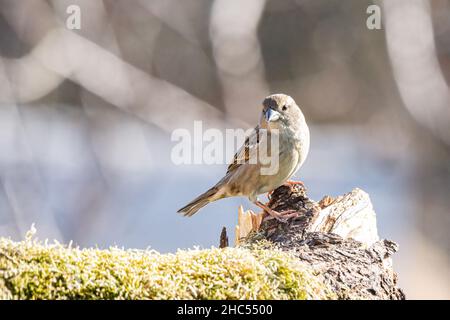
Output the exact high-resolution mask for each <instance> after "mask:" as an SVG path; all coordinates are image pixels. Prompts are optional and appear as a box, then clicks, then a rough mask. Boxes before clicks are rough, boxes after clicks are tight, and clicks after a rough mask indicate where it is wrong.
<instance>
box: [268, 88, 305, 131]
mask: <svg viewBox="0 0 450 320" xmlns="http://www.w3.org/2000/svg"><path fill="white" fill-rule="evenodd" d="M262 104H263V110H262V114H261V119H260V127H261V128H263V129H268V130H271V129H278V130H282V129H284V128H293V129H294V128H297V127H299V125H300V123H302V122H304V121H305V118H304V116H303V113H302V111H301V110H300V107H299V106H298V105H297V104H296V103H295V101H294V99H292V98H291V97H290V96H288V95H285V94H282V93H278V94H272V95H270V96H268V97H266V98H265V99H264V101H263V103H262Z"/></svg>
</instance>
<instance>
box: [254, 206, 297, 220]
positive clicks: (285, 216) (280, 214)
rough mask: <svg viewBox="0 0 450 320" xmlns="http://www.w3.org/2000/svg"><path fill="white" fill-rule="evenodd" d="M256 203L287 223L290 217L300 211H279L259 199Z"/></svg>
mask: <svg viewBox="0 0 450 320" xmlns="http://www.w3.org/2000/svg"><path fill="white" fill-rule="evenodd" d="M254 204H256V205H257V206H258V207H260V208H261V209H263V210H264V211H266V212H267V213H268V214H270V215H271V216H272V217H274V218H275V219H277V220H278V221H280V222H283V223H286V222H287V220H288V219H290V218H293V217H296V216H297V215H298V212H297V211H296V210H286V211H283V212H277V211H275V210H273V209H270V208H269V207H268V206H266V205H265V204H264V203H262V202H260V201H258V200H256V201H255V202H254Z"/></svg>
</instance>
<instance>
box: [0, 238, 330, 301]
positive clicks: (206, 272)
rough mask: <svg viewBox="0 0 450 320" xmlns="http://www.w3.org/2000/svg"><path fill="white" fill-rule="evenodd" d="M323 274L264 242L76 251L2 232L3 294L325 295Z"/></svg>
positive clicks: (6, 296) (149, 296) (0, 295)
mask: <svg viewBox="0 0 450 320" xmlns="http://www.w3.org/2000/svg"><path fill="white" fill-rule="evenodd" d="M330 297H333V295H332V294H331V291H330V290H328V288H326V286H325V285H324V284H323V282H322V279H321V277H320V276H317V275H314V274H313V272H312V271H311V270H309V268H308V266H306V265H304V264H300V263H299V262H298V260H296V259H295V258H294V257H293V256H292V255H290V254H289V253H286V252H282V251H280V250H278V249H276V248H270V249H268V248H267V244H263V245H261V246H258V245H257V244H254V245H252V246H251V247H245V248H244V247H243V248H226V249H218V248H211V249H207V250H198V249H194V250H179V251H178V252H177V253H175V254H160V253H158V252H156V251H153V250H122V249H118V248H110V249H108V250H99V249H79V248H71V247H70V246H63V245H61V244H58V243H55V244H43V243H40V242H38V241H33V240H31V236H30V235H28V237H27V239H26V240H25V241H22V242H13V241H11V240H8V239H2V238H0V298H3V299H9V298H13V299H326V298H330Z"/></svg>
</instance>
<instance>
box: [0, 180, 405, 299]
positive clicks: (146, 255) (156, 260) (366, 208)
mask: <svg viewBox="0 0 450 320" xmlns="http://www.w3.org/2000/svg"><path fill="white" fill-rule="evenodd" d="M269 206H270V207H271V208H273V209H275V210H278V211H283V210H284V209H295V210H297V211H298V212H299V215H298V217H296V218H292V219H289V221H288V222H287V223H280V222H278V221H276V220H273V219H270V217H269V216H266V215H265V214H264V213H261V214H253V213H251V212H248V211H247V212H244V211H243V209H242V208H241V209H240V211H239V212H240V213H239V226H238V228H237V231H238V232H237V235H238V237H237V240H238V242H239V243H238V245H237V246H236V247H226V246H227V245H228V237H227V235H226V232H224V231H223V232H222V234H221V242H220V246H221V247H223V248H211V249H204V250H199V249H194V250H179V251H178V252H176V253H174V254H160V253H158V252H156V251H154V250H123V249H119V248H110V249H107V250H100V249H80V248H77V247H72V246H71V245H68V246H67V245H61V244H58V243H53V244H47V243H42V242H39V241H38V240H36V239H35V238H34V236H33V234H34V232H29V233H28V234H27V236H26V239H25V240H24V241H21V242H14V241H11V240H9V239H5V238H0V299H403V298H404V295H403V293H402V291H401V290H400V289H399V288H397V286H396V275H395V273H394V272H393V270H392V264H391V259H390V256H391V255H392V254H393V253H394V252H395V251H396V250H397V245H396V244H395V243H393V242H391V241H388V240H381V241H380V240H379V239H378V235H377V231H376V219H375V213H374V212H373V210H372V206H371V204H370V200H369V197H368V195H367V194H366V193H364V192H363V191H361V190H354V191H353V192H351V193H349V194H348V195H345V196H343V197H339V198H336V199H332V198H330V197H326V198H324V199H322V201H320V202H319V203H316V202H314V201H312V200H310V199H309V198H308V197H307V196H306V193H305V190H304V189H303V188H301V187H300V186H298V185H294V186H282V187H280V188H278V189H277V190H275V191H274V192H273V194H272V195H271V198H270V201H269Z"/></svg>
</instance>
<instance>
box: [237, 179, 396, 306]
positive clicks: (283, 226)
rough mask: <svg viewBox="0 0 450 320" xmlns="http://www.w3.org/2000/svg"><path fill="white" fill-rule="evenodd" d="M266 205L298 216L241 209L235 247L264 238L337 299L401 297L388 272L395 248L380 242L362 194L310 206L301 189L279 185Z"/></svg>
mask: <svg viewBox="0 0 450 320" xmlns="http://www.w3.org/2000/svg"><path fill="white" fill-rule="evenodd" d="M268 206H269V207H270V208H272V209H274V210H276V211H278V212H283V211H285V210H292V209H294V210H296V211H297V212H298V217H295V218H291V219H289V220H288V221H287V222H286V223H283V222H279V221H277V220H275V219H273V218H272V217H270V216H269V215H267V214H266V213H261V214H254V213H253V212H250V211H247V212H243V210H242V209H240V211H239V216H240V218H239V226H238V227H237V231H240V233H238V236H237V238H236V240H237V241H236V242H237V243H238V244H241V243H242V244H249V243H253V242H256V241H259V240H262V239H265V240H268V241H270V242H272V243H274V244H276V246H278V247H280V248H281V249H282V250H286V251H290V252H293V253H294V254H295V255H296V256H297V257H298V259H299V260H301V261H302V262H306V263H307V264H309V265H311V266H312V267H313V268H314V270H315V271H317V272H318V273H320V274H322V275H323V278H324V279H325V280H324V281H325V282H327V284H329V285H330V286H331V287H332V288H333V290H334V291H335V293H336V294H337V295H338V297H339V298H341V299H405V295H404V293H403V291H402V290H401V289H400V288H398V287H397V275H396V273H395V272H394V271H393V268H392V259H391V256H392V254H394V253H395V252H396V251H397V250H398V245H397V244H396V243H395V242H393V241H390V240H379V237H378V233H377V227H376V215H375V212H374V210H373V208H372V204H371V202H370V198H369V196H368V194H367V193H365V192H364V191H362V190H360V189H355V190H353V191H352V192H350V193H348V194H346V195H344V196H341V197H338V198H336V199H333V198H331V197H328V196H326V197H324V198H323V199H322V200H321V201H319V202H315V201H313V200H311V199H309V198H308V196H307V194H306V190H305V188H304V187H303V186H301V185H284V186H281V187H279V188H278V189H276V190H275V191H274V192H273V193H272V195H271V197H270V201H269V202H268ZM261 220H262V221H261ZM242 230H247V231H248V232H247V233H246V234H242Z"/></svg>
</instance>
